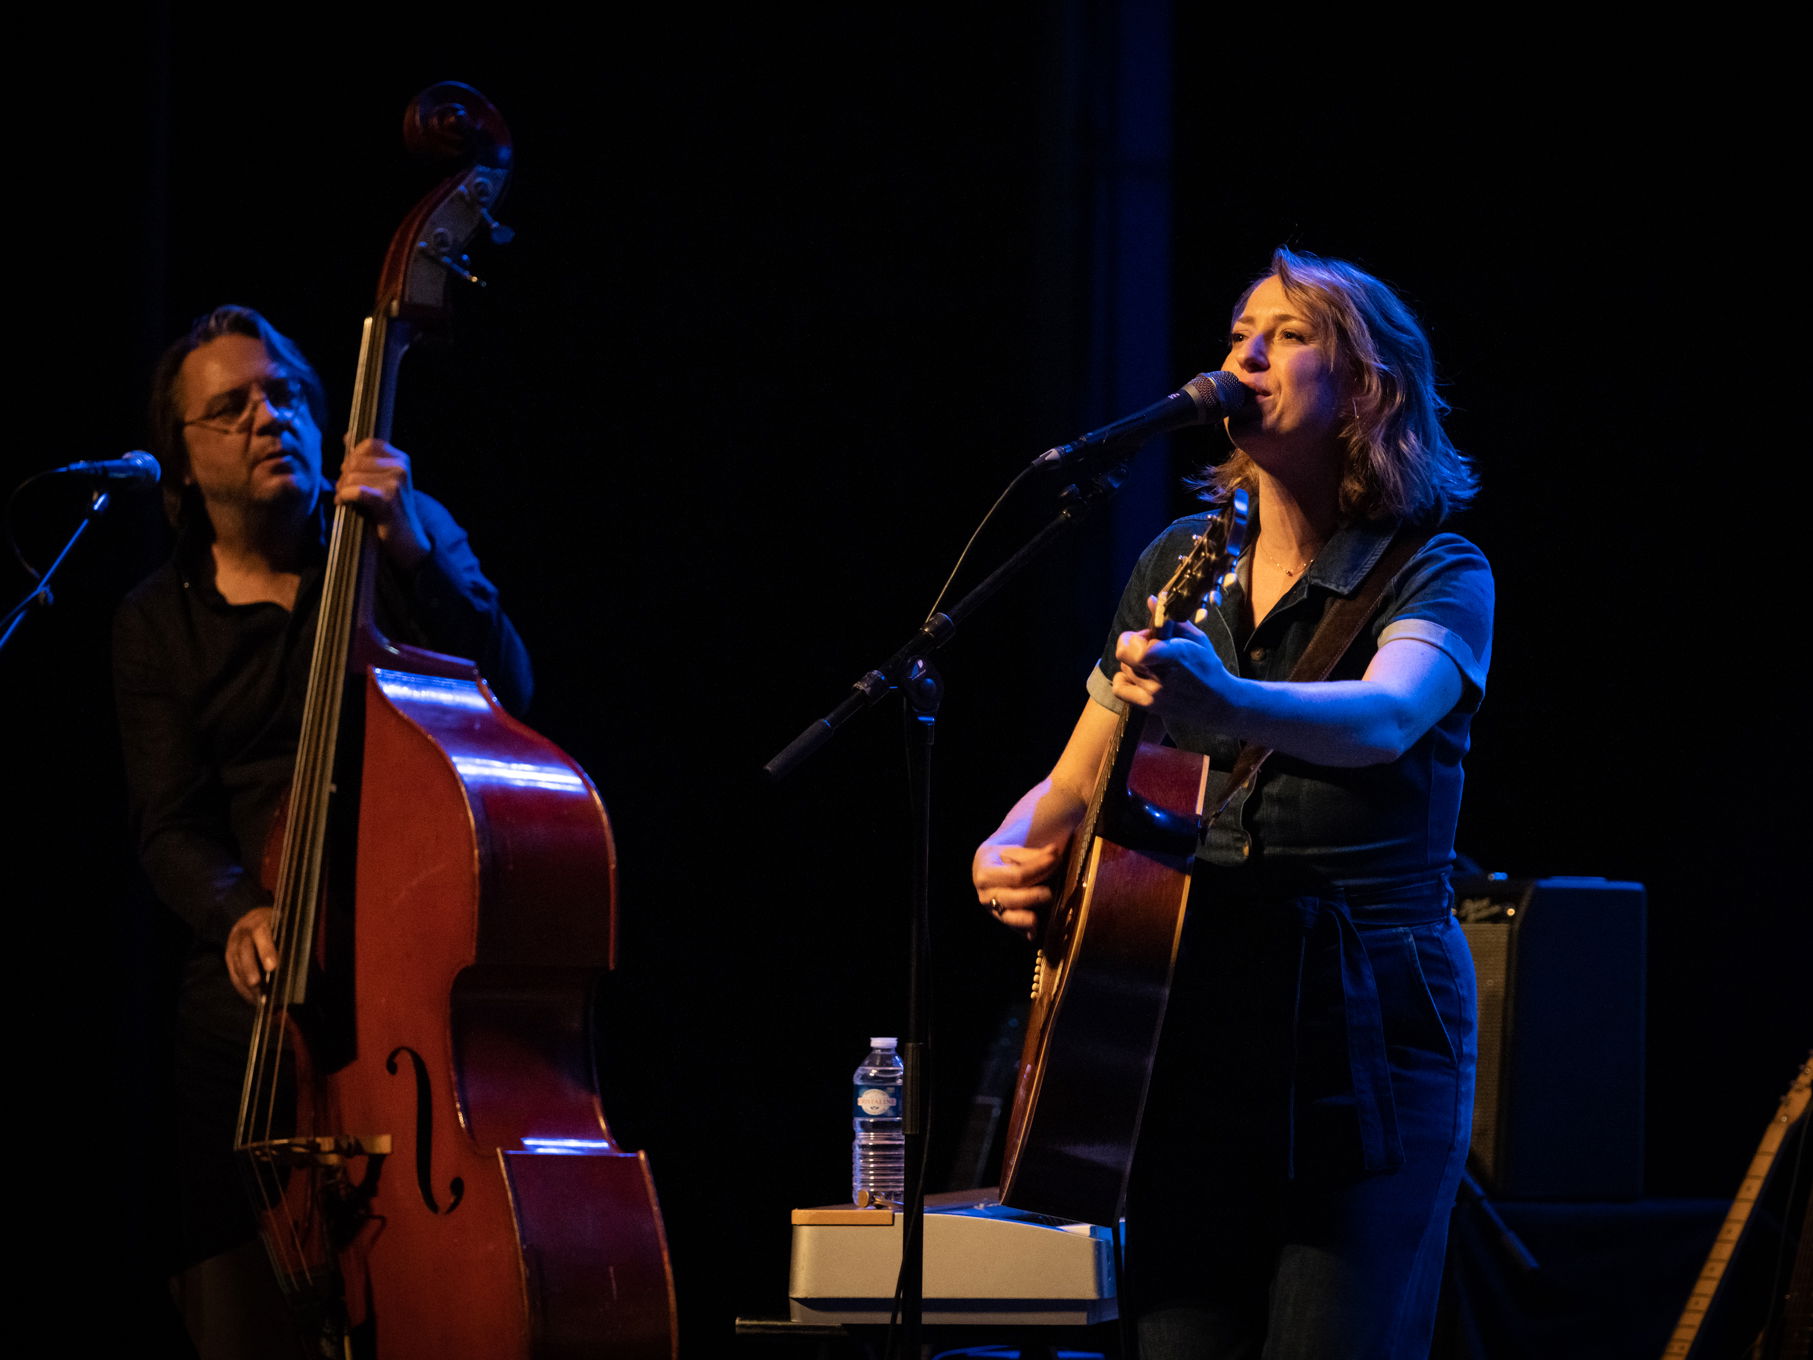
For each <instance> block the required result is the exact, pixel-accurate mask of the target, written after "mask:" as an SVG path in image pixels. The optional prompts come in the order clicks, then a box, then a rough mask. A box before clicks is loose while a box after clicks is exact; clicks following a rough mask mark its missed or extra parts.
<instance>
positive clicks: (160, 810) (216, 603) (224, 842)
mask: <svg viewBox="0 0 1813 1360" xmlns="http://www.w3.org/2000/svg"><path fill="white" fill-rule="evenodd" d="M417 508H418V513H419V514H420V516H421V519H422V523H423V526H424V528H426V530H427V531H428V536H429V540H430V542H431V543H432V545H433V547H432V550H431V552H430V554H429V556H428V557H427V559H425V560H424V561H423V562H421V563H420V564H419V565H418V566H417V567H416V568H415V569H414V570H413V571H411V572H408V573H405V572H403V571H401V570H400V569H398V568H396V567H395V566H394V565H392V564H390V563H389V562H388V561H387V560H385V559H383V557H382V554H380V562H381V566H380V570H379V574H378V585H377V592H376V599H375V600H374V612H375V616H376V619H377V623H378V626H379V627H380V629H382V630H383V632H384V633H385V635H386V636H388V637H390V638H391V639H393V640H394V641H397V642H404V643H410V644H413V645H416V646H424V647H431V648H433V649H434V650H436V651H440V652H447V653H451V654H453V655H456V656H464V657H469V658H471V659H472V660H474V661H475V662H477V663H478V666H479V669H480V671H481V673H482V674H483V675H484V676H485V678H486V680H487V681H488V682H489V684H490V685H491V688H492V690H493V691H494V692H495V693H496V694H497V696H498V698H499V700H500V701H501V702H502V703H503V704H504V705H505V707H507V708H510V709H512V710H514V711H517V712H520V711H521V710H522V709H523V708H524V707H525V706H526V705H527V703H528V699H529V692H530V684H531V680H530V673H529V658H528V653H527V651H526V650H525V649H524V647H523V644H522V640H521V639H520V638H519V637H518V636H517V633H516V630H515V628H514V627H512V626H511V623H510V621H509V619H508V618H507V617H506V616H505V615H504V612H503V610H502V608H501V607H500V605H499V603H498V598H497V591H496V589H495V588H494V587H493V586H492V584H491V583H490V581H488V580H487V579H486V578H485V575H484V573H483V571H481V570H480V568H479V564H478V559H477V558H476V557H475V556H474V555H473V552H472V549H471V546H470V544H469V543H468V542H467V539H466V535H465V532H464V531H463V530H462V529H461V528H460V527H459V525H458V524H456V523H455V522H454V520H453V517H452V516H451V515H449V514H448V513H447V510H446V509H445V508H444V507H443V506H441V505H440V504H438V503H437V502H435V501H433V500H432V499H430V498H429V497H427V496H423V495H421V494H420V493H417ZM322 523H323V524H325V517H324V518H323V521H322ZM324 556H325V554H324V553H321V554H319V555H318V556H317V558H316V560H314V561H313V562H312V563H311V564H310V565H309V566H308V567H307V568H306V569H305V570H304V573H303V576H302V582H301V587H300V589H299V591H298V593H297V597H296V607H295V609H294V610H293V611H292V610H288V609H285V608H283V606H281V605H278V604H273V603H259V604H244V605H236V604H229V603H228V602H227V601H226V600H225V599H223V598H222V597H221V595H220V592H219V591H218V590H216V589H215V587H214V572H213V560H212V554H211V551H210V544H209V542H208V539H207V536H206V535H205V534H194V533H191V534H188V535H185V536H184V537H183V539H182V540H181V541H180V542H179V544H178V546H177V550H176V552H175V554H174V555H173V556H172V558H171V560H170V561H169V562H168V563H166V564H165V565H164V566H163V567H161V568H160V569H159V570H157V571H156V572H154V573H152V575H150V576H149V577H147V578H146V579H145V580H144V581H143V582H142V583H141V584H140V585H139V586H138V587H137V588H136V589H134V590H133V591H132V593H131V594H130V595H128V596H127V597H126V599H125V601H124V602H123V603H122V604H121V606H120V609H119V613H118V615H117V616H116V618H115V621H114V654H113V667H114V686H115V693H116V698H117V702H118V707H119V718H120V727H121V735H122V745H123V750H124V755H125V765H126V780H127V793H128V799H129V809H130V816H131V820H132V830H133V834H134V835H135V837H136V839H137V842H138V847H139V855H140V859H141V861H142V862H143V864H144V866H145V870H146V873H147V875H148V876H149V878H150V880H151V885H152V887H153V889H154V890H155V891H156V893H157V895H158V897H159V898H160V900H162V901H163V903H164V904H165V905H166V906H168V907H169V908H170V909H171V910H172V911H174V912H176V914H177V915H178V916H180V917H181V918H182V919H183V920H184V921H185V922H187V923H188V925H189V927H190V929H191V930H192V931H193V932H194V935H195V941H196V947H195V953H194V956H193V957H192V958H191V960H190V966H189V968H188V970H187V972H186V976H185V984H184V990H185V993H186V994H187V995H186V996H185V1010H193V1007H194V1003H200V1005H199V1009H200V1010H201V1011H203V1012H212V1013H213V1014H212V1016H211V1017H210V1018H211V1019H213V1020H214V1021H215V1022H217V1024H224V1025H227V1026H229V1027H231V1028H234V1029H237V1028H239V1027H240V1025H241V1024H242V1023H244V1022H246V1021H248V1020H249V1015H250V1008H249V1007H245V1006H244V1004H243V1003H238V1002H237V998H232V997H231V988H230V984H228V982H227V979H226V968H225V965H224V962H223V961H222V957H221V950H222V947H223V946H224V945H225V943H226V938H227V935H228V932H229V931H231V929H232V927H233V924H234V923H235V922H236V921H238V920H239V918H240V917H241V916H243V915H245V913H246V912H248V911H250V910H252V909H253V908H255V907H258V906H262V905H264V904H265V903H267V902H268V901H269V894H267V893H266V892H265V891H264V889H263V888H262V887H261V886H260V884H259V864H260V860H261V859H262V856H263V852H264V846H265V841H266V838H267V836H268V833H269V828H270V825H271V819H272V817H273V815H274V814H275V812H276V809H277V807H278V805H279V804H280V803H281V801H282V799H283V795H284V794H285V792H286V791H287V790H288V788H289V783H290V774H291V769H292V766H293V764H294V760H295V753H296V744H297V739H298V735H299V733H300V730H301V723H302V712H303V703H304V699H305V698H306V694H307V689H308V668H309V661H310V658H311V656H312V655H313V652H314V643H315V622H316V615H317V613H318V609H319V603H320V596H321V578H322V570H323V567H324V560H323V559H324ZM200 994H205V997H206V999H204V996H203V995H200ZM228 998H231V1000H229V999H228ZM235 1003H237V1007H238V1009H237V1011H236V1012H235V1011H234V1010H232V1009H231V1008H232V1006H233V1005H234V1004H235ZM194 1018H200V1017H199V1016H196V1017H194ZM204 1023H206V1022H205V1021H204ZM213 1027H215V1026H214V1025H210V1028H213Z"/></svg>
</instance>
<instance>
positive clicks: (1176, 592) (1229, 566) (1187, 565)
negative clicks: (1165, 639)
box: [1152, 490, 1250, 628]
mask: <svg viewBox="0 0 1813 1360" xmlns="http://www.w3.org/2000/svg"><path fill="white" fill-rule="evenodd" d="M1249 504H1250V502H1249V500H1248V497H1247V493H1246V492H1245V491H1242V490H1236V491H1235V492H1234V494H1233V495H1231V496H1230V497H1228V503H1227V504H1226V505H1224V506H1222V508H1221V510H1220V511H1219V512H1218V513H1216V514H1214V515H1211V516H1210V517H1209V522H1208V524H1207V526H1205V527H1204V529H1203V531H1202V532H1201V533H1200V534H1198V535H1197V536H1196V537H1195V538H1194V539H1193V540H1191V542H1190V550H1189V551H1188V552H1187V553H1185V554H1184V555H1183V556H1182V557H1180V558H1178V560H1177V570H1176V571H1174V572H1172V573H1171V578H1170V579H1169V580H1168V581H1166V582H1165V583H1164V585H1163V586H1162V587H1161V588H1160V589H1159V592H1158V595H1157V596H1156V602H1155V603H1154V604H1153V606H1152V626H1153V627H1154V628H1162V627H1164V626H1165V625H1166V624H1167V623H1173V622H1176V621H1177V620H1179V619H1188V620H1190V621H1191V622H1193V623H1200V622H1201V621H1202V619H1203V617H1204V616H1205V615H1206V614H1207V612H1208V611H1209V610H1210V609H1213V608H1215V607H1216V606H1218V605H1219V604H1220V603H1221V596H1222V592H1223V591H1224V590H1225V589H1226V588H1227V587H1228V586H1230V585H1232V584H1233V582H1234V572H1235V569H1236V568H1237V567H1238V566H1239V564H1240V554H1241V553H1243V552H1245V551H1246V540H1247V527H1248V523H1249V515H1248V506H1249Z"/></svg>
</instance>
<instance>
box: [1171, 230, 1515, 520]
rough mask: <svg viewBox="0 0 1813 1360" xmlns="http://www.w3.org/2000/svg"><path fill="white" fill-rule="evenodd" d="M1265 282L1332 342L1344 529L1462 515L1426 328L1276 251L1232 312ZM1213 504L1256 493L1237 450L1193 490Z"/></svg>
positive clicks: (1364, 287) (1341, 276) (1337, 268)
mask: <svg viewBox="0 0 1813 1360" xmlns="http://www.w3.org/2000/svg"><path fill="white" fill-rule="evenodd" d="M1269 278H1276V279H1277V280H1278V282H1279V283H1280V284H1282V285H1283V286H1284V292H1285V296H1286V297H1288V298H1289V299H1290V300H1291V302H1292V303H1293V304H1294V305H1295V306H1297V307H1299V308H1301V309H1302V310H1303V312H1304V314H1305V315H1306V317H1307V318H1308V320H1310V321H1311V322H1312V323H1314V325H1315V327H1316V330H1317V333H1318V334H1319V335H1321V336H1326V337H1328V339H1327V341H1326V343H1327V344H1328V352H1329V356H1330V359H1331V360H1332V362H1333V363H1334V364H1335V365H1336V366H1337V368H1338V369H1340V370H1341V371H1342V372H1344V373H1345V375H1346V377H1347V378H1348V380H1349V382H1350V384H1351V391H1352V394H1353V404H1352V408H1351V415H1350V416H1349V418H1348V419H1347V421H1346V422H1345V423H1343V425H1342V426H1341V429H1340V437H1341V443H1342V446H1343V448H1344V449H1345V450H1346V457H1345V463H1344V466H1343V467H1342V472H1341V514H1342V517H1343V518H1344V519H1349V520H1352V519H1400V520H1405V521H1408V522H1410V523H1424V524H1439V523H1441V522H1442V521H1443V520H1445V519H1447V518H1448V516H1449V515H1451V514H1453V513H1455V512H1456V511H1458V510H1461V509H1464V508H1465V507H1466V505H1467V503H1468V502H1469V501H1471V500H1472V499H1473V495H1474V493H1475V492H1476V491H1477V490H1478V486H1479V482H1478V478H1477V477H1475V476H1474V473H1473V467H1472V465H1471V463H1470V462H1469V461H1468V460H1467V458H1466V456H1465V455H1464V454H1462V453H1461V452H1460V450H1458V449H1456V448H1455V447H1454V445H1453V444H1452V443H1451V442H1449V439H1448V435H1447V432H1446V431H1444V430H1443V429H1442V416H1443V415H1444V414H1445V413H1446V412H1447V410H1448V403H1447V402H1445V401H1443V400H1442V399H1441V397H1440V396H1438V395H1437V394H1436V390H1435V363H1434V360H1433V359H1432V358H1431V356H1430V353H1429V340H1428V338H1427V337H1426V336H1425V335H1424V334H1423V328H1422V327H1421V326H1420V325H1418V324H1417V320H1416V318H1415V317H1414V316H1412V315H1411V314H1410V309H1409V308H1408V307H1406V306H1405V305H1404V304H1403V303H1402V302H1401V301H1399V299H1398V296H1397V294H1395V293H1394V292H1392V291H1391V289H1390V288H1388V287H1386V286H1385V284H1383V283H1381V282H1380V281H1379V280H1378V279H1376V278H1374V277H1373V276H1372V275H1371V274H1368V273H1366V272H1365V271H1364V270H1362V269H1357V268H1355V267H1354V266H1353V265H1351V264H1348V263H1347V262H1346V261H1345V260H1331V259H1325V258H1323V257H1321V256H1318V255H1310V254H1307V253H1303V252H1299V251H1293V250H1288V249H1286V248H1285V247H1283V246H1280V247H1279V248H1278V250H1277V251H1276V252H1274V253H1273V255H1272V265H1271V268H1270V269H1269V270H1268V271H1267V272H1266V273H1264V274H1261V275H1260V276H1259V277H1258V278H1256V279H1254V280H1253V282H1252V283H1251V284H1250V285H1249V286H1248V287H1247V290H1246V292H1244V293H1242V294H1241V296H1240V301H1239V302H1238V303H1236V304H1235V306H1234V316H1235V317H1239V316H1240V315H1241V314H1242V313H1243V312H1244V311H1245V310H1246V305H1247V301H1248V299H1250V298H1251V297H1252V295H1253V290H1254V289H1256V288H1257V287H1258V286H1259V285H1260V284H1262V283H1264V282H1265V281H1266V280H1267V279H1269ZM1193 485H1195V486H1196V487H1198V488H1199V489H1200V490H1201V492H1202V494H1203V496H1204V497H1205V498H1207V499H1209V500H1215V501H1219V500H1222V499H1224V498H1225V497H1226V496H1227V495H1229V494H1230V493H1231V492H1232V491H1233V490H1234V489H1235V488H1236V487H1244V488H1245V489H1246V490H1247V491H1248V493H1249V494H1251V493H1252V492H1254V491H1256V490H1257V488H1258V478H1257V476H1256V475H1255V472H1254V468H1253V462H1252V459H1250V458H1248V457H1247V455H1246V454H1244V453H1242V452H1240V451H1239V450H1238V449H1236V450H1235V451H1234V454H1233V456H1232V457H1230V458H1229V459H1227V461H1226V462H1224V463H1222V464H1221V465H1220V466H1219V467H1212V468H1208V469H1205V470H1204V471H1203V472H1202V473H1201V474H1199V475H1198V477H1197V478H1195V479H1194V480H1193Z"/></svg>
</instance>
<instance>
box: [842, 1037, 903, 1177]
mask: <svg viewBox="0 0 1813 1360" xmlns="http://www.w3.org/2000/svg"><path fill="white" fill-rule="evenodd" d="M898 1049H899V1041H898V1040H895V1039H870V1040H869V1056H868V1057H866V1058H864V1059H863V1060H862V1066H861V1067H859V1068H857V1069H856V1108H855V1116H856V1117H855V1118H854V1119H852V1120H851V1121H850V1123H851V1126H852V1127H853V1128H854V1129H855V1130H856V1139H855V1142H854V1143H853V1144H852V1145H851V1148H850V1200H851V1202H852V1203H860V1202H861V1201H862V1192H863V1191H864V1190H867V1191H868V1192H869V1198H870V1199H885V1200H891V1201H893V1202H894V1203H895V1204H900V1203H902V1202H904V1200H905V1198H906V1133H905V1131H904V1129H903V1127H902V1125H901V1120H900V1116H901V1107H900V1102H901V1095H902V1091H903V1088H904V1083H905V1078H906V1073H905V1071H904V1070H903V1069H902V1067H901V1065H900V1053H899V1051H898Z"/></svg>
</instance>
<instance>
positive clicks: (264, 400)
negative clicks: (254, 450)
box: [183, 378, 308, 434]
mask: <svg viewBox="0 0 1813 1360" xmlns="http://www.w3.org/2000/svg"><path fill="white" fill-rule="evenodd" d="M260 405H268V406H269V407H270V408H271V410H273V411H274V412H276V413H277V415H278V416H279V417H289V416H294V415H295V414H296V413H297V412H299V411H301V410H302V409H303V408H304V407H305V406H307V405H308V392H307V390H306V389H305V388H304V387H303V386H302V384H301V383H299V382H296V381H295V380H294V379H291V378H261V379H256V380H254V381H252V382H249V383H247V384H246V385H245V386H244V387H235V388H234V389H233V390H232V391H231V392H222V393H221V394H220V395H219V396H218V397H215V398H214V399H213V400H212V401H210V402H209V403H208V405H207V409H206V410H204V411H203V412H202V413H201V414H200V415H198V416H196V417H195V418H194V419H193V420H185V421H184V422H183V427H184V428H185V429H187V428H188V427H189V426H191V425H200V426H201V427H202V428H203V429H207V430H214V431H216V432H218V433H220V434H239V433H241V432H242V431H245V430H248V429H250V428H251V426H252V420H253V417H254V415H255V414H256V413H257V410H258V408H259V406H260Z"/></svg>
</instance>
